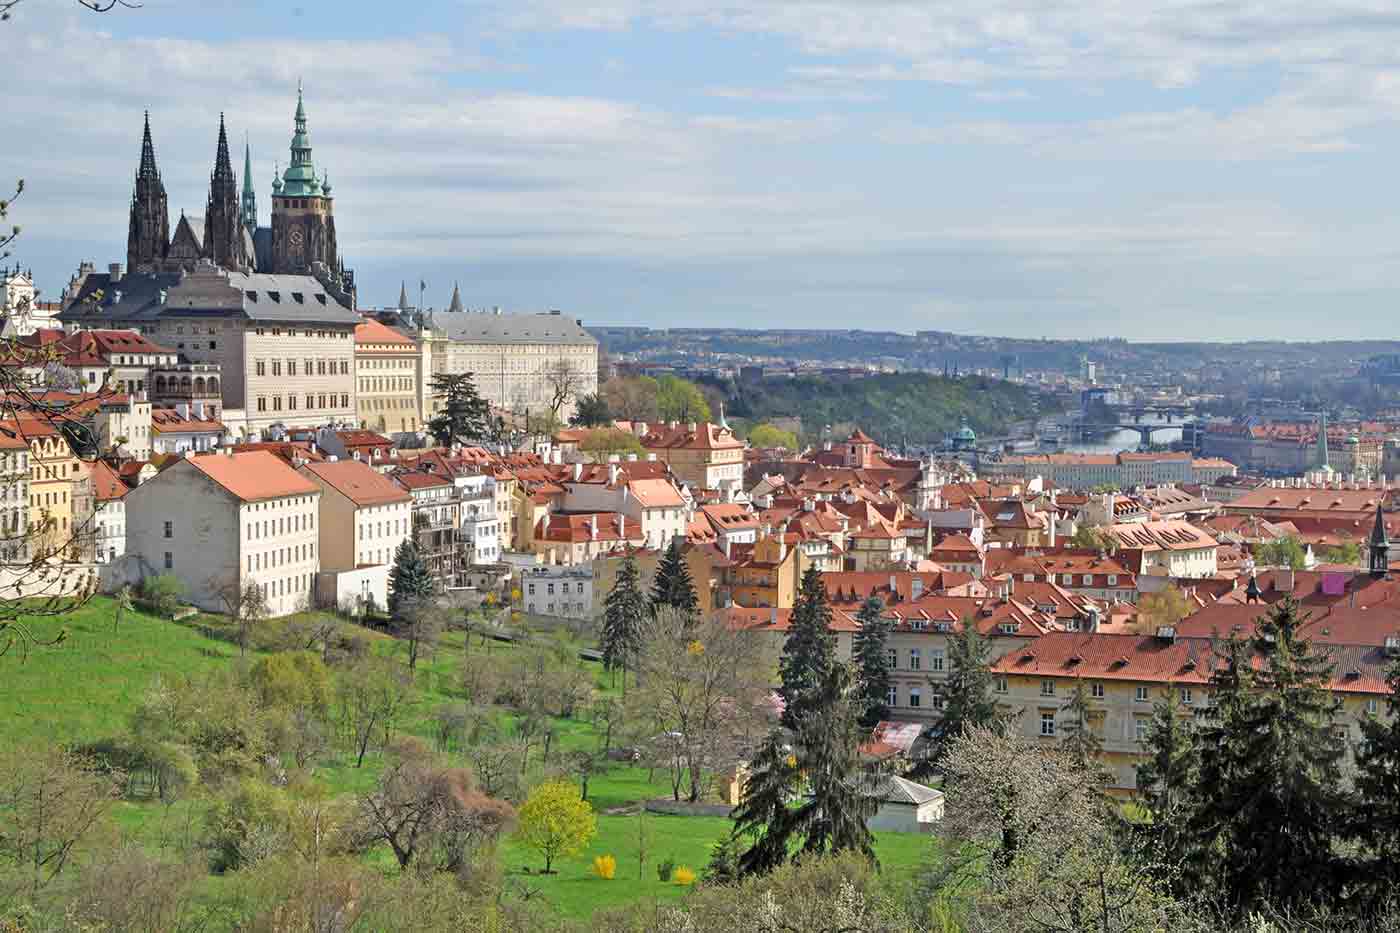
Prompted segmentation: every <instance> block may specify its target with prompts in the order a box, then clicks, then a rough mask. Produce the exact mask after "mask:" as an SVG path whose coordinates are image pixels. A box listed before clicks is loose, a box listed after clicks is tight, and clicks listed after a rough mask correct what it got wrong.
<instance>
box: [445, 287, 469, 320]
mask: <svg viewBox="0 0 1400 933" xmlns="http://www.w3.org/2000/svg"><path fill="white" fill-rule="evenodd" d="M447 310H448V311H451V312H453V313H454V314H461V313H462V312H463V311H465V310H466V309H465V308H463V307H462V290H461V289H460V288H458V287H457V283H456V282H453V283H452V301H451V303H450V304H448V306H447Z"/></svg>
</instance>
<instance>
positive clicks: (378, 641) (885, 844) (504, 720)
mask: <svg viewBox="0 0 1400 933" xmlns="http://www.w3.org/2000/svg"><path fill="white" fill-rule="evenodd" d="M36 626H37V629H38V631H39V633H40V634H43V633H44V632H50V633H51V632H56V631H57V630H58V628H60V627H66V628H67V630H68V632H69V636H68V638H67V640H66V641H65V642H64V643H62V644H61V645H58V646H56V647H53V648H42V649H35V650H31V651H30V652H29V653H28V656H27V657H24V658H21V657H20V656H19V655H18V654H11V655H9V656H6V657H5V658H4V659H0V678H3V681H2V682H3V684H4V688H3V689H0V742H11V743H13V742H28V741H43V740H48V739H52V740H58V741H62V742H72V743H81V742H89V741H94V740H97V739H101V738H104V737H109V736H113V735H117V734H119V733H121V732H122V730H123V729H124V728H125V724H126V722H127V718H128V716H129V714H130V711H131V710H132V708H133V706H134V704H135V703H136V702H137V701H138V700H139V698H140V697H141V695H142V694H143V693H144V692H145V691H147V690H148V689H150V688H151V687H152V686H153V685H154V684H155V683H156V682H157V681H158V679H159V678H162V677H174V676H182V675H184V674H199V673H201V672H208V671H212V670H215V669H218V668H220V667H225V666H228V665H234V664H238V663H240V658H239V649H238V646H237V645H236V644H233V643H231V642H230V641H228V640H225V639H224V638H216V637H209V636H208V635H206V634H203V632H212V633H216V634H217V633H218V632H219V629H220V620H217V619H214V618H210V617H201V618H197V619H195V620H192V623H191V624H189V625H187V624H184V623H175V622H170V621H165V620H162V619H158V618H155V617H152V616H150V615H146V614H144V613H140V612H127V613H126V614H125V615H124V616H123V620H122V623H121V625H120V627H119V628H117V629H116V630H115V631H114V630H113V606H112V603H111V601H110V600H107V599H102V598H99V599H95V600H93V601H92V603H90V604H89V605H87V606H85V607H83V608H82V609H81V610H79V611H78V612H75V613H73V614H71V615H69V616H67V617H64V618H63V619H53V620H40V621H38V622H37V623H36ZM222 627H223V629H225V630H227V629H229V628H231V627H229V626H227V624H226V623H223V625H222ZM281 628H282V624H281V623H266V624H265V625H264V627H263V630H262V631H261V633H260V634H259V637H258V638H257V642H258V644H259V645H263V646H267V645H269V644H272V643H275V642H276V641H277V640H278V637H279V630H280V629H281ZM365 634H366V635H367V636H368V637H370V638H371V639H373V644H374V648H375V650H378V651H381V652H389V653H394V652H401V651H402V646H401V645H400V644H399V643H397V642H395V641H394V640H392V639H389V638H386V637H384V636H380V635H374V634H373V633H368V632H365ZM464 650H470V651H472V652H480V651H482V650H484V649H483V648H482V646H481V644H480V642H479V640H477V639H473V641H472V644H471V647H470V648H466V647H465V646H464V644H463V637H462V635H461V634H460V633H455V634H453V635H449V636H448V637H447V638H446V639H445V640H444V643H443V644H442V645H441V646H440V647H439V648H438V649H437V650H436V651H435V652H434V653H433V654H432V655H430V656H429V657H428V658H427V659H426V660H424V661H420V664H419V670H418V673H417V676H416V678H415V684H414V689H413V691H412V696H411V702H410V703H409V704H408V706H407V709H406V712H405V714H404V716H403V717H402V720H401V723H400V729H401V730H402V731H406V732H409V733H413V734H417V735H419V736H421V737H423V738H425V739H428V738H429V737H430V736H431V735H432V715H433V712H434V711H435V710H436V709H437V708H438V707H440V706H441V705H443V704H446V703H450V702H460V701H461V699H462V694H461V692H460V690H459V683H460V674H459V671H460V666H461V663H462V656H463V652H464ZM490 650H491V651H492V652H496V653H500V654H501V655H502V657H503V658H504V657H505V656H506V654H507V653H508V652H512V651H515V650H518V649H515V648H513V647H511V646H509V645H500V644H493V645H492V646H491V647H490ZM257 653H258V651H257V649H254V650H252V651H250V654H251V655H254V656H256V655H257ZM580 663H583V662H580ZM589 667H590V669H591V670H592V671H593V674H594V679H595V685H596V687H597V689H598V691H599V692H600V693H604V694H606V693H609V692H612V691H613V690H614V688H613V687H612V685H611V684H610V683H609V679H608V677H607V676H606V675H605V674H604V673H603V671H602V670H601V669H600V668H598V667H597V666H596V665H590V666H589ZM498 715H499V717H500V725H501V727H502V728H503V729H504V730H505V731H507V732H508V731H509V730H510V728H511V724H512V721H513V717H512V716H511V715H510V714H509V713H506V712H500V713H499V714H498ZM553 728H554V731H555V734H556V736H557V738H556V741H555V743H554V751H553V752H552V753H551V754H552V757H553V758H554V759H555V760H558V756H560V755H562V754H564V753H566V752H568V751H569V750H573V749H578V748H584V747H588V748H597V747H598V745H599V738H598V733H597V732H596V731H595V730H594V727H593V725H592V723H590V722H588V721H585V720H583V719H555V720H554V721H553ZM456 757H458V758H459V759H460V758H461V756H456ZM382 765H383V760H382V758H380V757H379V756H377V755H374V754H372V755H371V756H370V757H369V758H367V759H366V761H365V764H364V767H362V768H356V767H354V761H353V759H352V758H351V757H350V756H349V755H348V754H346V753H344V752H340V751H333V752H332V753H331V757H329V758H328V759H327V760H325V761H323V762H321V763H319V764H318V765H317V766H316V768H315V773H314V777H315V779H316V780H317V781H319V782H321V783H322V784H324V785H325V786H326V787H328V788H329V789H330V790H331V791H332V792H333V793H334V794H341V795H349V794H353V793H356V792H358V791H361V790H364V789H366V788H369V787H371V786H373V784H374V781H375V779H376V777H377V775H378V773H379V770H380V768H381V767H382ZM669 793H670V786H669V783H668V782H667V779H666V776H665V775H664V773H663V772H662V771H660V770H658V771H657V773H656V774H655V775H654V776H652V777H651V778H649V777H648V772H647V769H646V768H644V767H639V766H633V765H630V764H629V765H623V764H617V765H613V766H611V767H610V768H608V769H607V770H605V771H604V772H603V773H601V774H599V775H597V776H595V777H594V778H593V779H592V780H591V781H590V783H589V799H590V801H591V802H592V803H593V805H594V807H595V809H596V810H597V811H598V812H599V816H598V834H597V836H596V837H595V838H594V840H593V841H592V843H591V844H590V845H589V846H588V848H587V849H586V850H585V851H584V852H582V853H581V854H579V855H577V856H573V857H568V858H564V859H561V860H560V861H559V862H557V863H556V867H557V869H558V872H557V874H553V875H549V876H541V875H539V874H537V873H536V872H537V871H538V868H539V867H540V860H539V859H538V857H536V856H535V855H534V854H533V853H531V852H529V851H528V850H526V849H525V848H524V847H522V846H520V845H519V844H517V843H516V842H515V841H514V840H511V839H506V840H505V841H504V842H503V843H502V845H501V847H500V857H501V861H502V865H503V867H504V869H505V872H506V874H507V876H508V878H510V879H511V880H512V882H513V883H515V884H517V885H519V886H522V887H524V888H526V889H529V890H531V891H533V892H534V894H535V896H537V897H539V898H542V899H543V901H544V902H545V903H547V904H549V905H551V906H552V907H553V908H554V909H556V910H558V911H559V912H561V913H562V914H564V915H567V916H572V917H579V918H584V917H587V916H588V915H589V914H591V912H592V911H593V910H594V909H596V908H598V907H602V906H615V905H619V904H624V903H628V902H631V901H635V900H639V899H644V900H647V901H651V900H654V899H675V898H680V897H682V896H684V894H685V889H684V888H681V887H678V886H676V885H674V884H666V883H662V882H660V881H659V880H658V879H657V876H656V870H655V866H656V864H657V862H659V861H661V860H663V859H667V858H670V859H673V860H674V861H675V863H676V864H677V865H686V866H689V867H690V868H692V869H694V870H695V871H696V872H697V873H699V872H700V871H701V870H702V869H703V868H704V866H705V864H706V862H707V861H708V859H709V853H710V847H711V846H712V845H713V844H714V843H715V842H716V841H717V840H718V839H720V838H721V837H722V836H723V835H724V834H726V833H727V832H728V828H729V821H728V820H727V819H725V818H723V817H689V816H663V815H659V814H647V815H646V816H645V817H644V819H645V820H646V821H647V824H648V826H649V828H650V832H649V835H650V838H651V843H650V845H649V853H648V856H649V857H648V863H647V866H646V870H645V871H644V872H643V874H642V878H641V879H640V880H638V877H637V875H638V865H637V822H638V817H637V815H636V812H635V811H636V807H635V806H633V805H634V804H636V803H637V802H639V801H642V800H645V799H649V798H656V797H665V796H669ZM208 806H209V800H208V798H207V797H199V796H194V797H191V798H189V799H186V800H182V801H181V802H179V803H177V804H175V805H173V806H172V807H169V808H167V807H164V806H162V805H161V804H159V803H157V802H155V801H149V802H148V801H124V802H122V803H121V804H120V805H119V807H118V808H117V810H116V811H115V813H114V820H115V822H116V823H117V825H118V826H119V827H120V828H121V829H122V831H123V832H124V834H125V835H126V836H127V838H128V839H131V840H133V841H135V842H137V843H138V844H140V845H143V846H145V847H148V848H150V849H156V848H159V847H161V846H164V845H173V844H175V842H174V841H175V840H177V839H180V838H181V837H182V836H183V837H188V836H189V835H191V834H193V836H195V837H197V836H198V834H199V832H200V828H201V826H202V822H203V815H204V811H205V809H207V807H208ZM609 811H612V812H609ZM618 811H623V812H618ZM877 836H878V854H879V857H880V859H881V862H882V864H883V866H884V868H885V870H886V872H887V873H890V874H892V875H894V876H896V877H907V876H909V875H911V874H912V873H913V871H914V869H915V867H916V866H917V865H918V864H920V863H921V862H923V861H925V860H926V857H927V855H928V851H929V844H928V841H927V839H926V838H924V837H922V836H913V835H905V834H898V833H881V834H877ZM604 854H610V855H613V856H615V857H616V858H617V862H618V869H617V877H616V878H615V879H614V880H612V881H604V880H602V879H599V878H596V877H594V875H593V874H592V871H591V865H592V861H593V857H594V856H595V855H604ZM189 857H193V858H198V857H200V856H199V854H198V853H197V852H194V853H191V854H190V856H189ZM371 858H372V859H373V860H374V861H375V863H376V864H383V865H384V866H385V867H386V870H392V868H391V866H392V859H391V858H388V857H387V855H385V856H384V857H378V856H375V855H372V856H371ZM211 883H213V882H212V881H211ZM218 883H219V884H222V883H223V881H222V880H220V881H219V882H218Z"/></svg>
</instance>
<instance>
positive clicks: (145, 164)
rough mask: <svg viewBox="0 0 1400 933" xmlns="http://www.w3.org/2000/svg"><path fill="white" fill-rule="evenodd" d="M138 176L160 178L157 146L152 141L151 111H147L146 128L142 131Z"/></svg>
mask: <svg viewBox="0 0 1400 933" xmlns="http://www.w3.org/2000/svg"><path fill="white" fill-rule="evenodd" d="M136 177H137V178H151V179H156V180H157V181H158V180H159V179H160V171H159V170H158V169H157V168H156V147H155V145H154V144H153V143H152V142H151V112H150V111H149V110H147V111H146V128H145V129H144V130H143V131H142V133H141V168H140V169H138V170H137V172H136Z"/></svg>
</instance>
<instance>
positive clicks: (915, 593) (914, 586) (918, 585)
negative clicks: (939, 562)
mask: <svg viewBox="0 0 1400 933" xmlns="http://www.w3.org/2000/svg"><path fill="white" fill-rule="evenodd" d="M909 595H910V596H911V597H913V598H914V599H918V598H919V597H920V596H923V595H924V578H923V577H921V576H918V575H917V574H915V576H914V578H913V579H912V580H910V581H909Z"/></svg>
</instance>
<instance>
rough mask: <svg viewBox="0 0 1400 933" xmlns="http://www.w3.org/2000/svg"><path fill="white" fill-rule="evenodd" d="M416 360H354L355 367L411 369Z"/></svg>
mask: <svg viewBox="0 0 1400 933" xmlns="http://www.w3.org/2000/svg"><path fill="white" fill-rule="evenodd" d="M416 362H417V360H414V359H401V360H373V359H361V360H357V361H356V362H355V368H356V369H412V368H413V364H414V363H416Z"/></svg>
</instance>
